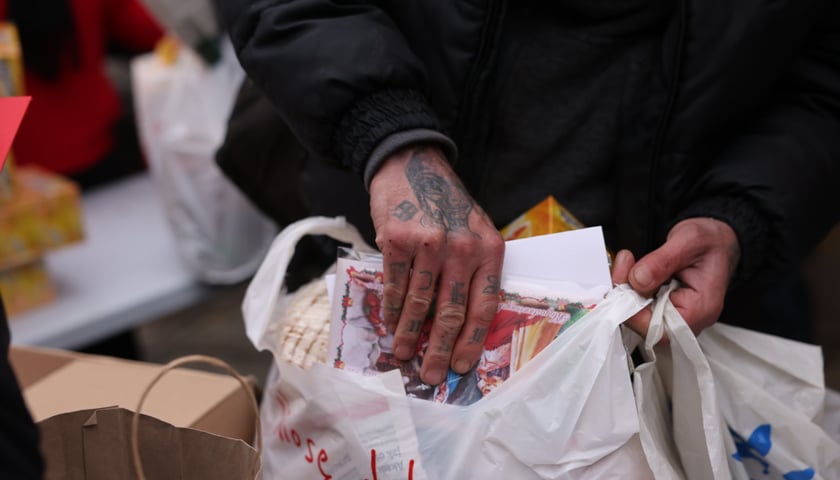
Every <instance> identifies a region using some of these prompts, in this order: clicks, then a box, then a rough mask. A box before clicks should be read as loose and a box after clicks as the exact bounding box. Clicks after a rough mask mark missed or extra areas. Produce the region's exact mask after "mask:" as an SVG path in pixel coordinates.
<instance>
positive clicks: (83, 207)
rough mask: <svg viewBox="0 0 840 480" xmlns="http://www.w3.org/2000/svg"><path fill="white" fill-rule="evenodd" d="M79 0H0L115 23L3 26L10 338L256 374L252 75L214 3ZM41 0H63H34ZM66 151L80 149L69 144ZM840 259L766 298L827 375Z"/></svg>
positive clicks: (821, 261)
mask: <svg viewBox="0 0 840 480" xmlns="http://www.w3.org/2000/svg"><path fill="white" fill-rule="evenodd" d="M35 3H38V5H39V6H35V5H34V4H35ZM78 3H81V2H76V3H73V2H67V1H63V2H62V1H59V0H51V1H50V2H31V1H30V2H21V1H8V2H6V3H5V7H6V9H5V11H3V10H2V9H0V12H2V13H3V14H4V15H5V18H6V20H10V19H11V20H17V21H18V22H17V23H22V24H19V25H17V26H18V28H17V31H18V34H19V36H20V38H22V39H24V40H25V39H31V38H51V39H53V40H52V41H54V42H58V43H61V44H66V43H67V38H71V37H68V35H72V34H75V33H77V32H86V35H87V34H88V33H89V32H91V31H96V32H99V33H101V34H102V35H101V38H104V39H107V41H105V42H104V43H102V42H100V43H101V44H100V45H95V44H92V43H91V42H92V41H91V40H90V39H89V38H87V37H86V36H85V35H83V36H81V37H79V40H78V43H77V44H75V47H74V48H71V49H70V50H68V52H69V53H67V55H68V56H67V57H66V58H65V57H61V58H57V59H53V60H54V61H53V63H52V64H51V63H50V62H44V64H43V65H37V63H38V62H35V63H32V62H28V61H25V59H27V58H30V56H31V57H32V58H35V57H36V56H38V55H42V53H39V52H38V51H37V48H48V47H49V45H41V47H38V46H36V47H33V49H35V50H33V51H32V52H30V51H26V50H24V51H23V52H20V51H19V49H17V50H16V48H15V44H16V42H17V39H16V38H14V37H15V35H17V34H15V33H13V32H12V31H11V30H8V29H7V30H3V31H2V32H0V83H2V84H3V85H4V86H3V88H4V90H3V91H2V92H0V94H2V95H4V96H5V95H15V94H17V95H20V94H29V95H33V96H34V97H35V99H34V100H33V103H32V105H31V106H30V111H29V113H28V114H27V117H26V118H25V120H24V123H23V125H22V126H21V132H20V134H19V141H16V143H15V144H14V146H13V156H12V157H11V158H10V162H9V163H10V166H9V167H7V168H6V169H5V170H4V173H3V177H2V182H0V199H2V200H0V201H2V202H3V205H2V208H0V219H2V221H1V222H0V229H2V231H1V232H0V233H2V239H3V240H0V291H2V293H3V297H4V299H5V302H6V306H7V308H8V310H9V311H10V314H11V320H10V326H11V330H12V341H13V343H16V344H20V345H36V346H46V347H55V348H63V349H72V350H80V351H87V352H94V353H102V354H107V355H115V356H120V357H126V358H136V359H140V360H146V361H151V362H161V363H162V362H166V361H168V360H170V359H172V358H175V357H178V356H181V355H185V354H192V353H203V354H209V355H213V356H217V357H220V358H222V359H224V360H226V361H228V362H229V363H231V364H232V365H233V366H234V367H235V368H237V369H238V370H239V371H240V372H242V373H244V374H250V375H253V376H254V377H255V378H256V379H257V381H258V382H259V383H262V382H263V381H264V378H265V375H266V372H267V371H268V368H269V365H270V362H271V358H270V355H268V354H265V353H259V352H256V351H255V349H254V347H253V346H252V345H251V344H250V342H249V341H248V339H247V338H246V336H245V332H244V327H243V320H242V314H241V312H240V304H241V301H242V298H243V295H244V293H245V289H246V287H247V282H248V279H249V277H250V275H252V274H253V272H254V271H255V269H256V267H257V266H258V264H259V261H260V260H261V259H262V256H263V255H264V253H265V251H266V248H267V246H268V244H269V242H270V240H271V239H272V238H273V236H274V234H275V233H276V232H277V229H278V228H279V226H278V225H276V224H275V223H274V222H273V221H271V220H269V219H268V218H267V217H266V216H264V215H263V214H262V213H261V212H260V210H258V209H257V208H255V205H257V206H260V207H263V210H265V208H264V205H263V204H262V202H261V199H259V198H256V199H255V198H251V199H246V198H245V197H244V196H243V195H242V194H241V193H240V192H239V191H238V189H237V188H236V186H234V185H233V183H231V182H230V181H229V180H228V179H227V178H226V175H225V174H224V173H223V172H222V171H221V170H220V169H219V167H218V166H217V165H216V161H215V160H216V151H217V149H218V148H219V147H220V146H221V145H222V143H223V141H224V139H225V137H226V135H227V134H228V133H229V131H228V117H229V116H230V113H231V110H232V109H233V108H234V102H235V99H236V97H237V94H238V93H239V92H240V85H242V82H243V81H244V75H243V73H242V71H241V69H239V67H238V64H237V63H236V60H235V58H234V57H233V55H232V52H231V50H230V48H229V46H228V45H227V44H226V43H225V41H224V35H223V32H222V29H221V28H220V27H219V23H218V22H217V20H216V18H215V16H214V14H213V9H212V6H211V4H210V3H209V2H208V1H205V0H177V1H176V0H143V2H136V3H135V2H130V1H127V0H126V1H113V2H108V1H105V0H100V1H99V2H88V3H87V4H86V5H87V7H86V8H89V9H90V10H89V11H86V12H82V13H81V14H80V13H79V12H75V15H74V14H71V12H69V11H68V10H67V9H68V8H71V7H70V6H73V5H76V4H78ZM94 4H97V5H99V4H101V10H99V11H94V10H93V9H94V6H93V5H94ZM3 5H4V3H3V2H0V7H2V6H3ZM45 5H46V6H45ZM117 6H119V9H118V8H117ZM48 7H49V8H51V10H49V11H50V12H56V11H60V12H64V13H63V14H62V15H58V16H56V15H52V16H50V15H46V16H45V15H44V11H42V10H38V9H39V8H48ZM62 8H63V9H64V10H62ZM74 8H75V7H74ZM138 8H143V9H145V11H146V12H148V15H146V13H143V12H141V11H140V10H138ZM36 18H40V19H42V20H43V19H45V18H47V19H54V18H58V20H55V21H40V22H39V21H33V19H36ZM68 18H77V19H79V18H84V19H85V20H84V22H85V25H81V23H82V22H77V23H76V24H75V25H72V24H69V23H68V22H67V19H68ZM62 19H63V21H62ZM88 21H90V22H98V23H97V24H96V25H95V26H93V25H87V22H88ZM27 22H28V23H27ZM10 32H12V33H10ZM45 42H47V41H45ZM21 53H22V56H21ZM66 62H75V63H76V64H89V65H90V72H89V73H87V74H86V75H85V76H83V77H81V78H79V77H72V78H71V77H68V78H62V79H61V80H60V81H59V82H58V84H59V85H60V86H61V87H60V88H59V89H57V90H55V91H54V89H53V87H51V86H50V85H48V84H46V83H45V82H39V81H37V80H33V79H32V78H30V77H28V76H27V75H26V72H28V71H30V70H33V69H43V70H42V71H44V72H47V73H49V72H50V71H51V70H50V69H51V68H52V69H54V70H55V69H58V70H55V71H53V74H54V75H57V76H60V75H61V73H60V66H61V65H62V64H64V63H66ZM24 64H25V68H24ZM97 82H100V83H97ZM102 82H107V83H102ZM79 85H84V87H80V86H79ZM79 89H82V90H83V91H84V92H88V93H84V94H78V93H76V92H78V91H82V90H79ZM68 92H71V93H70V94H68ZM42 98H47V99H54V103H50V100H41V99H42ZM240 100H241V99H240ZM88 117H90V118H88ZM50 122H53V123H50ZM56 122H58V123H56ZM97 122H99V124H97ZM92 125H93V126H96V125H99V126H100V128H105V129H107V130H108V131H109V132H111V133H110V134H109V135H106V137H107V138H100V137H97V136H96V135H97V134H96V132H93V133H91V132H87V131H85V128H83V127H84V126H92ZM54 131H55V132H56V133H52V132H54ZM47 132H50V133H47ZM86 135H89V136H90V138H88V137H86ZM281 147H282V145H281ZM68 151H83V152H86V154H87V157H84V158H81V156H80V158H73V159H70V158H67V157H68V156H69V155H68V153H67V152H68ZM283 151H284V152H286V155H287V156H288V158H285V159H284V163H285V164H287V165H288V168H289V169H290V171H293V169H299V168H300V153H299V152H297V151H295V150H294V149H292V148H286V149H285V150H283ZM36 158H47V159H48V160H47V161H42V160H37V159H36ZM288 178H292V179H297V178H298V177H297V176H295V175H289V176H288ZM278 181H282V179H281V180H278ZM284 188H289V189H291V190H294V189H296V188H298V187H297V186H296V185H292V186H288V187H286V186H284ZM283 191H284V189H283V188H278V192H279V193H278V195H282V194H283ZM287 204H288V211H284V212H279V213H278V212H270V213H272V215H271V216H272V218H274V219H277V218H283V215H285V214H288V216H289V218H293V217H294V215H295V213H296V212H297V211H299V209H300V208H301V207H300V206H299V205H296V204H294V199H292V198H291V197H290V199H289V200H288V201H287ZM334 208H336V211H337V213H338V212H341V205H338V204H337V205H336V206H335V207H334ZM308 248H309V250H308V251H309V252H311V255H312V258H306V252H303V253H302V254H301V255H302V256H303V259H302V260H301V259H299V260H298V268H299V269H300V275H301V277H300V280H301V281H302V279H304V278H308V277H309V276H312V275H314V274H316V273H317V272H318V271H320V270H321V269H323V268H324V267H325V266H326V264H325V263H324V256H323V251H324V249H322V248H321V249H319V247H318V246H317V245H314V246H313V245H309V246H308ZM838 271H840V228H835V229H834V231H833V232H832V233H831V234H830V235H829V236H828V237H827V238H826V239H825V241H824V242H823V243H822V244H821V245H820V246H819V248H817V249H816V250H815V251H814V252H813V254H812V255H811V256H810V258H809V259H808V261H807V262H806V263H805V264H804V265H803V268H802V278H801V283H796V282H794V283H796V285H795V286H794V287H793V290H794V291H796V292H798V293H795V294H794V296H795V297H796V299H794V300H791V301H788V300H790V299H788V298H787V297H785V296H784V295H780V296H778V297H776V298H774V299H772V300H773V302H769V304H771V305H775V304H778V313H779V315H781V316H782V318H783V320H782V321H789V322H791V323H793V324H797V325H805V324H807V325H809V326H808V327H807V329H808V330H809V331H810V332H811V338H813V339H814V341H815V342H817V343H818V344H819V345H821V346H822V347H823V349H824V354H825V371H826V382H827V384H828V385H829V386H831V387H832V388H835V389H840V322H838V321H837V319H838V314H837V311H836V310H835V309H836V307H835V303H834V302H835V301H836V299H837V298H840V295H838V294H840V286H838V283H837V282H836V281H834V280H832V278H833V276H834V275H835V274H836V272H838ZM771 308H772V307H771ZM780 361H783V360H781V359H780Z"/></svg>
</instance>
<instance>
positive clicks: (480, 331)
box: [470, 328, 487, 343]
mask: <svg viewBox="0 0 840 480" xmlns="http://www.w3.org/2000/svg"><path fill="white" fill-rule="evenodd" d="M486 335H487V329H486V328H476V329H475V330H473V333H472V337H470V343H484V337H485V336H486Z"/></svg>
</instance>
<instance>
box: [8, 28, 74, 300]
mask: <svg viewBox="0 0 840 480" xmlns="http://www.w3.org/2000/svg"><path fill="white" fill-rule="evenodd" d="M22 70H23V69H22V63H21V54H20V47H19V43H18V37H17V32H16V30H15V28H14V26H13V25H11V24H8V23H0V97H12V96H19V95H22V94H23V93H24V92H23V75H22ZM45 137H46V134H45ZM5 153H6V152H0V155H4V154H5ZM5 160H6V161H5V164H4V166H3V168H2V170H0V293H2V295H3V302H4V304H5V306H6V311H7V313H8V314H9V315H15V314H17V313H20V312H22V311H25V310H28V309H30V308H32V307H35V306H38V305H42V304H44V303H48V302H49V301H51V300H52V299H54V298H55V288H54V286H53V284H52V281H51V280H50V276H49V274H48V272H47V270H46V268H45V265H44V261H43V258H44V254H45V253H46V252H47V251H48V250H50V249H54V248H57V247H61V246H64V245H67V244H71V243H74V242H77V241H79V240H81V239H82V237H83V230H82V218H81V208H80V206H81V201H80V195H79V189H78V187H77V186H76V185H75V184H74V183H72V182H71V181H69V180H67V179H65V178H63V177H60V176H57V175H54V174H51V173H48V172H46V171H43V170H40V169H35V168H31V167H19V168H15V166H14V159H13V156H12V153H11V152H9V153H8V156H7V157H6V159H5Z"/></svg>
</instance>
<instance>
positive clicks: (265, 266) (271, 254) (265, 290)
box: [242, 217, 375, 350]
mask: <svg viewBox="0 0 840 480" xmlns="http://www.w3.org/2000/svg"><path fill="white" fill-rule="evenodd" d="M306 235H327V236H329V237H332V238H334V239H336V240H338V241H340V242H344V243H349V244H350V245H352V246H353V248H354V249H355V250H358V251H375V250H374V249H373V248H371V247H370V246H368V244H367V243H366V242H365V240H364V239H363V238H362V235H361V234H360V233H359V231H358V230H356V227H354V226H353V225H352V224H350V223H348V222H347V221H346V220H345V219H344V217H335V218H331V217H309V218H305V219H303V220H299V221H297V222H295V223H292V224H290V225H288V226H287V227H286V228H284V229H283V231H281V232H280V233H279V234H278V235H277V237H276V238H275V239H274V241H273V242H272V244H271V247H270V248H269V250H268V253H267V254H266V256H265V259H264V260H263V262H262V265H260V268H259V269H258V270H257V273H256V274H254V278H253V279H251V283H250V284H249V285H248V290H247V291H246V292H245V298H244V300H243V301H242V316H243V318H244V319H245V332H246V334H247V335H248V338H249V339H250V340H251V343H253V344H254V346H256V347H257V348H258V349H260V350H272V349H273V347H274V345H271V342H269V341H268V339H267V338H266V333H267V332H268V331H269V328H270V325H271V318H272V315H273V313H274V312H275V310H276V308H277V304H278V301H280V299H281V296H282V293H283V292H284V289H285V285H284V284H285V277H286V269H287V268H288V266H289V262H290V261H291V259H292V255H293V254H294V251H295V246H296V245H297V243H298V242H299V241H300V240H301V239H302V238H303V237H305V236H306Z"/></svg>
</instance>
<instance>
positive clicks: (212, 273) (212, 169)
mask: <svg viewBox="0 0 840 480" xmlns="http://www.w3.org/2000/svg"><path fill="white" fill-rule="evenodd" d="M131 74H132V82H133V86H132V87H133V89H134V99H135V104H136V105H135V109H136V112H137V124H138V129H139V136H140V141H141V144H142V145H143V149H144V151H145V153H146V157H147V159H148V162H149V166H150V168H151V172H152V176H153V177H154V179H155V182H156V185H157V187H158V190H159V192H160V194H161V196H162V199H163V204H164V206H165V208H166V215H167V217H168V220H169V223H170V226H171V227H172V230H173V232H174V233H175V238H176V240H177V246H178V249H179V252H180V254H181V256H182V257H183V258H184V260H185V261H186V263H187V265H188V266H189V267H190V269H191V270H192V271H193V272H194V273H195V274H196V275H197V276H198V277H199V278H200V279H202V280H204V281H206V282H209V283H214V284H230V283H236V282H238V281H241V280H243V279H245V278H247V277H249V276H250V275H251V274H253V273H254V271H256V269H257V267H258V266H259V264H260V262H261V261H262V258H263V256H264V255H265V252H266V251H267V249H268V246H269V244H270V242H271V239H272V238H273V236H274V234H275V233H276V230H275V228H274V225H273V224H272V223H271V222H270V221H269V220H268V219H267V218H265V217H264V216H263V215H262V214H261V213H259V212H258V211H257V210H256V209H255V208H254V207H253V206H252V205H251V203H250V202H249V201H248V200H247V199H246V198H245V197H244V196H243V195H242V193H241V192H239V191H238V190H237V188H236V187H235V186H234V185H233V184H232V183H231V182H230V181H229V180H228V179H227V178H226V177H225V176H224V174H223V173H222V172H221V170H220V169H219V168H218V166H217V165H216V162H215V159H214V156H215V153H216V150H217V149H218V147H219V145H221V142H222V141H223V139H224V135H225V130H226V127H227V121H228V116H229V115H230V111H231V109H232V107H233V102H234V99H235V96H236V93H237V91H238V88H239V85H240V84H241V82H242V80H243V78H244V73H243V71H242V68H241V67H240V66H239V64H238V62H237V60H236V57H235V55H234V53H233V49H232V47H231V46H230V44H229V43H225V44H223V46H222V58H221V60H220V61H219V62H218V63H217V64H216V65H213V66H208V65H205V64H204V63H203V62H202V61H201V60H200V59H199V58H198V56H197V55H196V54H194V53H193V52H192V51H190V50H189V49H187V48H182V49H180V51H179V52H178V56H177V59H176V60H175V62H174V63H172V64H171V65H167V64H166V63H164V62H163V61H162V60H161V59H160V58H159V57H158V56H157V55H155V54H153V53H151V54H146V55H142V56H139V57H137V58H136V59H135V60H133V61H132V64H131Z"/></svg>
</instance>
